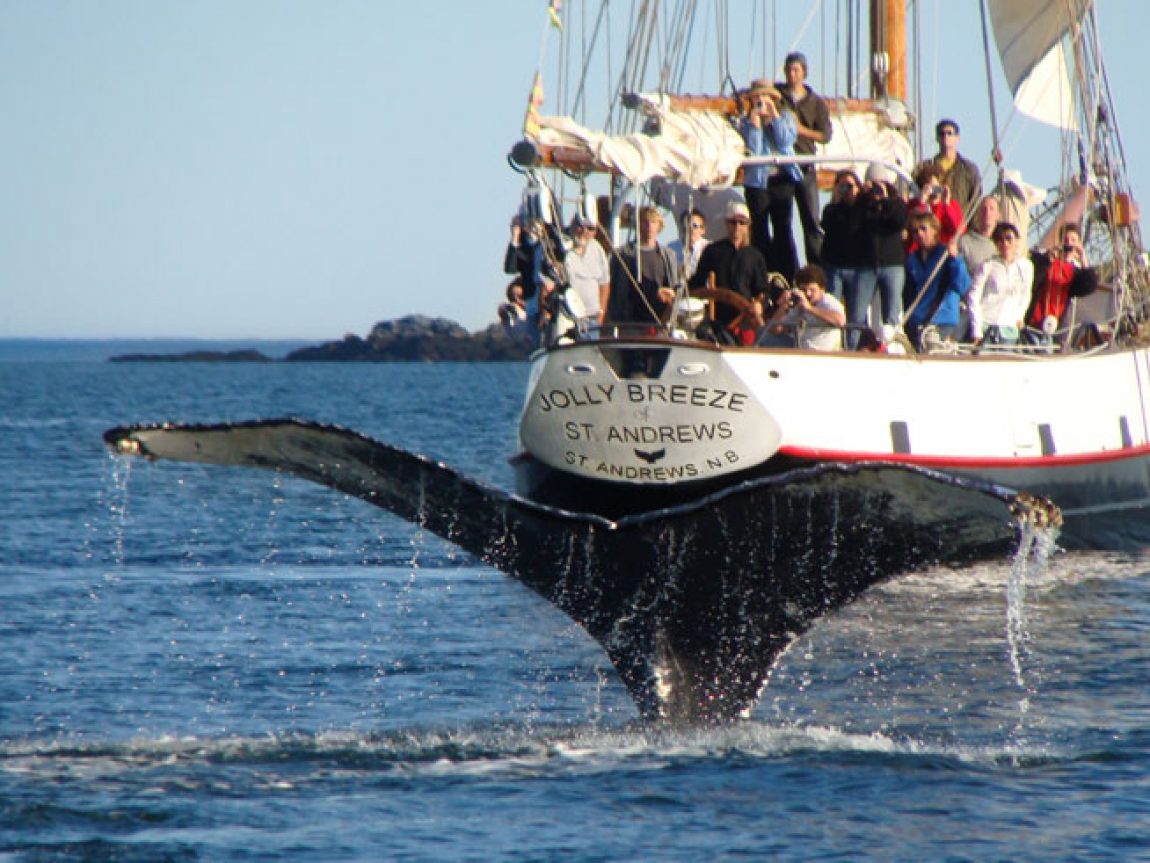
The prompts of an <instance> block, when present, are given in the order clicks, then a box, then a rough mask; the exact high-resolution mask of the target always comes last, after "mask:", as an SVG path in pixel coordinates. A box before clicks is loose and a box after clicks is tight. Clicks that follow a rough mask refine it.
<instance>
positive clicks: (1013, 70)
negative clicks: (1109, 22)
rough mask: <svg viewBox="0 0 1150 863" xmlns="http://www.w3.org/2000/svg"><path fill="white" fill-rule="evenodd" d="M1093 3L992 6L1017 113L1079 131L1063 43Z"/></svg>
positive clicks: (1005, 1)
mask: <svg viewBox="0 0 1150 863" xmlns="http://www.w3.org/2000/svg"><path fill="white" fill-rule="evenodd" d="M1092 3H1093V0H990V2H989V9H990V18H991V22H992V24H993V27H994V39H995V41H996V42H997V43H998V53H999V56H1000V57H1001V58H1002V68H1003V71H1004V72H1005V74H1006V80H1007V82H1008V83H1009V84H1010V89H1011V92H1012V93H1014V99H1015V104H1016V105H1017V106H1018V109H1019V110H1020V111H1022V112H1023V113H1025V114H1027V115H1028V116H1031V117H1034V118H1035V119H1036V120H1039V121H1041V122H1043V123H1049V124H1051V125H1053V126H1061V127H1062V128H1074V98H1073V93H1072V92H1071V90H1070V82H1069V77H1068V75H1067V73H1066V63H1065V57H1064V54H1063V51H1062V39H1063V37H1064V36H1066V35H1067V34H1068V33H1071V32H1072V31H1073V29H1074V28H1075V27H1077V26H1078V24H1079V22H1081V21H1082V19H1083V18H1084V17H1085V16H1086V13H1087V12H1088V11H1089V10H1090V7H1091V5H1092Z"/></svg>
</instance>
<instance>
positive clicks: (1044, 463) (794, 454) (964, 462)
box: [779, 444, 1150, 470]
mask: <svg viewBox="0 0 1150 863" xmlns="http://www.w3.org/2000/svg"><path fill="white" fill-rule="evenodd" d="M779 454H780V455H786V456H790V457H791V458H796V459H803V460H804V461H838V462H847V463H848V464H850V463H868V462H886V463H892V464H909V465H914V466H916V467H931V468H955V469H957V470H975V469H978V468H993V469H1002V468H1036V467H1038V468H1042V467H1070V466H1073V465H1081V464H1100V463H1105V462H1113V461H1122V460H1124V459H1134V458H1141V457H1143V456H1146V455H1150V444H1144V445H1142V446H1136V447H1127V448H1125V449H1114V450H1105V451H1103V452H1090V453H1068V454H1065V455H1059V454H1058V453H1055V454H1054V455H1043V456H956V455H926V454H921V455H920V454H918V453H891V452H884V453H867V452H853V451H849V450H834V449H809V448H806V447H796V446H784V447H780V448H779Z"/></svg>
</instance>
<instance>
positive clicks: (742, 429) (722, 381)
mask: <svg viewBox="0 0 1150 863" xmlns="http://www.w3.org/2000/svg"><path fill="white" fill-rule="evenodd" d="M519 434H520V438H521V439H522V442H523V446H524V448H525V449H526V450H527V451H528V452H530V453H531V454H532V455H533V456H534V457H535V458H537V459H538V460H539V461H541V462H543V463H544V464H546V465H548V466H549V467H552V468H555V469H556V470H560V471H564V472H565V473H569V474H573V475H575V476H581V477H585V478H587V479H596V480H604V481H607V482H612V481H614V482H622V483H628V484H640V485H669V484H678V483H685V482H688V483H689V482H693V481H696V480H712V479H715V478H718V477H722V476H727V475H730V474H735V473H738V472H740V471H743V470H746V469H747V468H750V467H754V466H755V465H758V464H761V463H763V462H764V461H766V460H767V459H769V458H770V457H771V456H772V455H774V454H775V452H776V451H777V450H778V447H779V444H780V442H781V433H780V430H779V426H778V423H776V422H775V420H774V418H773V417H772V416H771V415H770V413H769V412H768V411H767V410H766V409H765V408H764V407H763V405H762V403H761V401H760V400H758V399H756V398H754V397H753V396H752V394H751V393H750V391H749V389H748V388H747V386H746V384H745V383H744V382H743V381H742V380H741V379H740V378H739V377H738V376H737V375H736V374H734V373H733V372H732V371H731V369H730V367H729V366H728V365H727V364H726V363H724V362H723V361H722V356H721V354H719V353H717V352H711V351H701V350H697V349H696V350H690V349H687V348H680V347H677V346H674V345H668V344H666V343H662V344H660V343H652V344H651V345H649V346H647V345H643V344H642V343H623V344H616V345H612V344H609V343H596V344H586V345H578V346H573V347H571V348H569V349H559V350H553V351H551V352H549V353H548V354H546V355H545V357H543V358H542V359H540V360H539V361H538V364H537V367H536V370H535V375H534V380H533V382H532V387H531V389H530V392H529V394H528V397H527V403H526V405H525V406H524V411H523V417H522V420H521V422H520V427H519Z"/></svg>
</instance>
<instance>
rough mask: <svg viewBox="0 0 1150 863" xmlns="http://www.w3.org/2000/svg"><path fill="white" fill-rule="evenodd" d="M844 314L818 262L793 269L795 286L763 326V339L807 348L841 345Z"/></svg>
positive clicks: (821, 349)
mask: <svg viewBox="0 0 1150 863" xmlns="http://www.w3.org/2000/svg"><path fill="white" fill-rule="evenodd" d="M846 322H847V316H846V313H845V311H844V310H843V304H842V303H840V302H839V301H838V299H837V298H836V297H835V296H834V295H833V294H831V293H828V292H827V274H826V273H825V272H824V271H823V268H822V267H820V266H818V265H817V264H807V266H805V267H802V268H800V269H799V271H798V272H797V273H795V287H794V288H792V289H791V291H790V293H789V295H788V296H787V297H786V298H785V299H784V301H783V302H780V303H779V306H778V308H777V309H776V310H775V313H774V314H773V315H772V316H771V319H770V321H769V322H768V323H767V326H766V328H765V329H764V331H763V332H764V336H765V338H764V340H763V341H764V343H765V344H772V345H783V344H793V345H794V346H795V347H797V348H803V349H805V350H809V351H837V350H841V349H842V344H843V330H842V328H843V326H844V325H845V324H846Z"/></svg>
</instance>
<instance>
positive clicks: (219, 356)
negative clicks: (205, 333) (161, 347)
mask: <svg viewBox="0 0 1150 863" xmlns="http://www.w3.org/2000/svg"><path fill="white" fill-rule="evenodd" d="M108 362H112V363H270V362H274V360H272V358H271V357H269V356H266V355H264V354H262V353H260V352H259V351H256V350H250V349H249V350H241V351H188V352H186V353H182V354H120V355H119V356H114V357H109V358H108Z"/></svg>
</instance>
